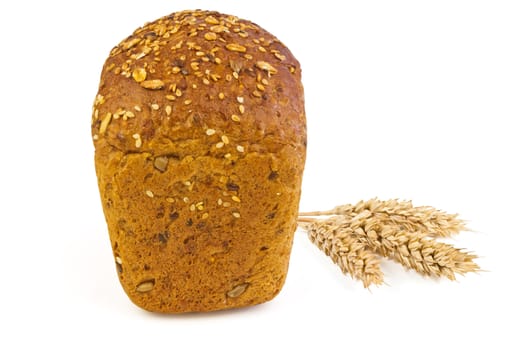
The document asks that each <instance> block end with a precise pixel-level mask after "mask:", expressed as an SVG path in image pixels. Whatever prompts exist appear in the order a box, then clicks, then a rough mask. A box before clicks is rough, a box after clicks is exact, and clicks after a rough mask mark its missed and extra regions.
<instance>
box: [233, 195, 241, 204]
mask: <svg viewBox="0 0 525 350" xmlns="http://www.w3.org/2000/svg"><path fill="white" fill-rule="evenodd" d="M232 201H234V202H237V203H240V202H241V199H240V198H239V197H237V196H232Z"/></svg>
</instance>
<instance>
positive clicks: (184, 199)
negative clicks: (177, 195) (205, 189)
mask: <svg viewBox="0 0 525 350" xmlns="http://www.w3.org/2000/svg"><path fill="white" fill-rule="evenodd" d="M182 201H183V202H184V203H189V202H190V199H189V198H188V197H184V198H182Z"/></svg>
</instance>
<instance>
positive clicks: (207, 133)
mask: <svg viewBox="0 0 525 350" xmlns="http://www.w3.org/2000/svg"><path fill="white" fill-rule="evenodd" d="M206 135H208V136H211V135H215V130H214V129H207V130H206Z"/></svg>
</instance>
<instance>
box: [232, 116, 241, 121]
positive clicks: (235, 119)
mask: <svg viewBox="0 0 525 350" xmlns="http://www.w3.org/2000/svg"><path fill="white" fill-rule="evenodd" d="M231 118H232V120H233V121H234V122H237V123H238V122H240V121H241V118H239V116H238V115H236V114H232V116H231Z"/></svg>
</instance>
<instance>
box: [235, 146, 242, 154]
mask: <svg viewBox="0 0 525 350" xmlns="http://www.w3.org/2000/svg"><path fill="white" fill-rule="evenodd" d="M236 148H237V152H240V153H243V152H244V147H243V146H241V145H237V147H236Z"/></svg>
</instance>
